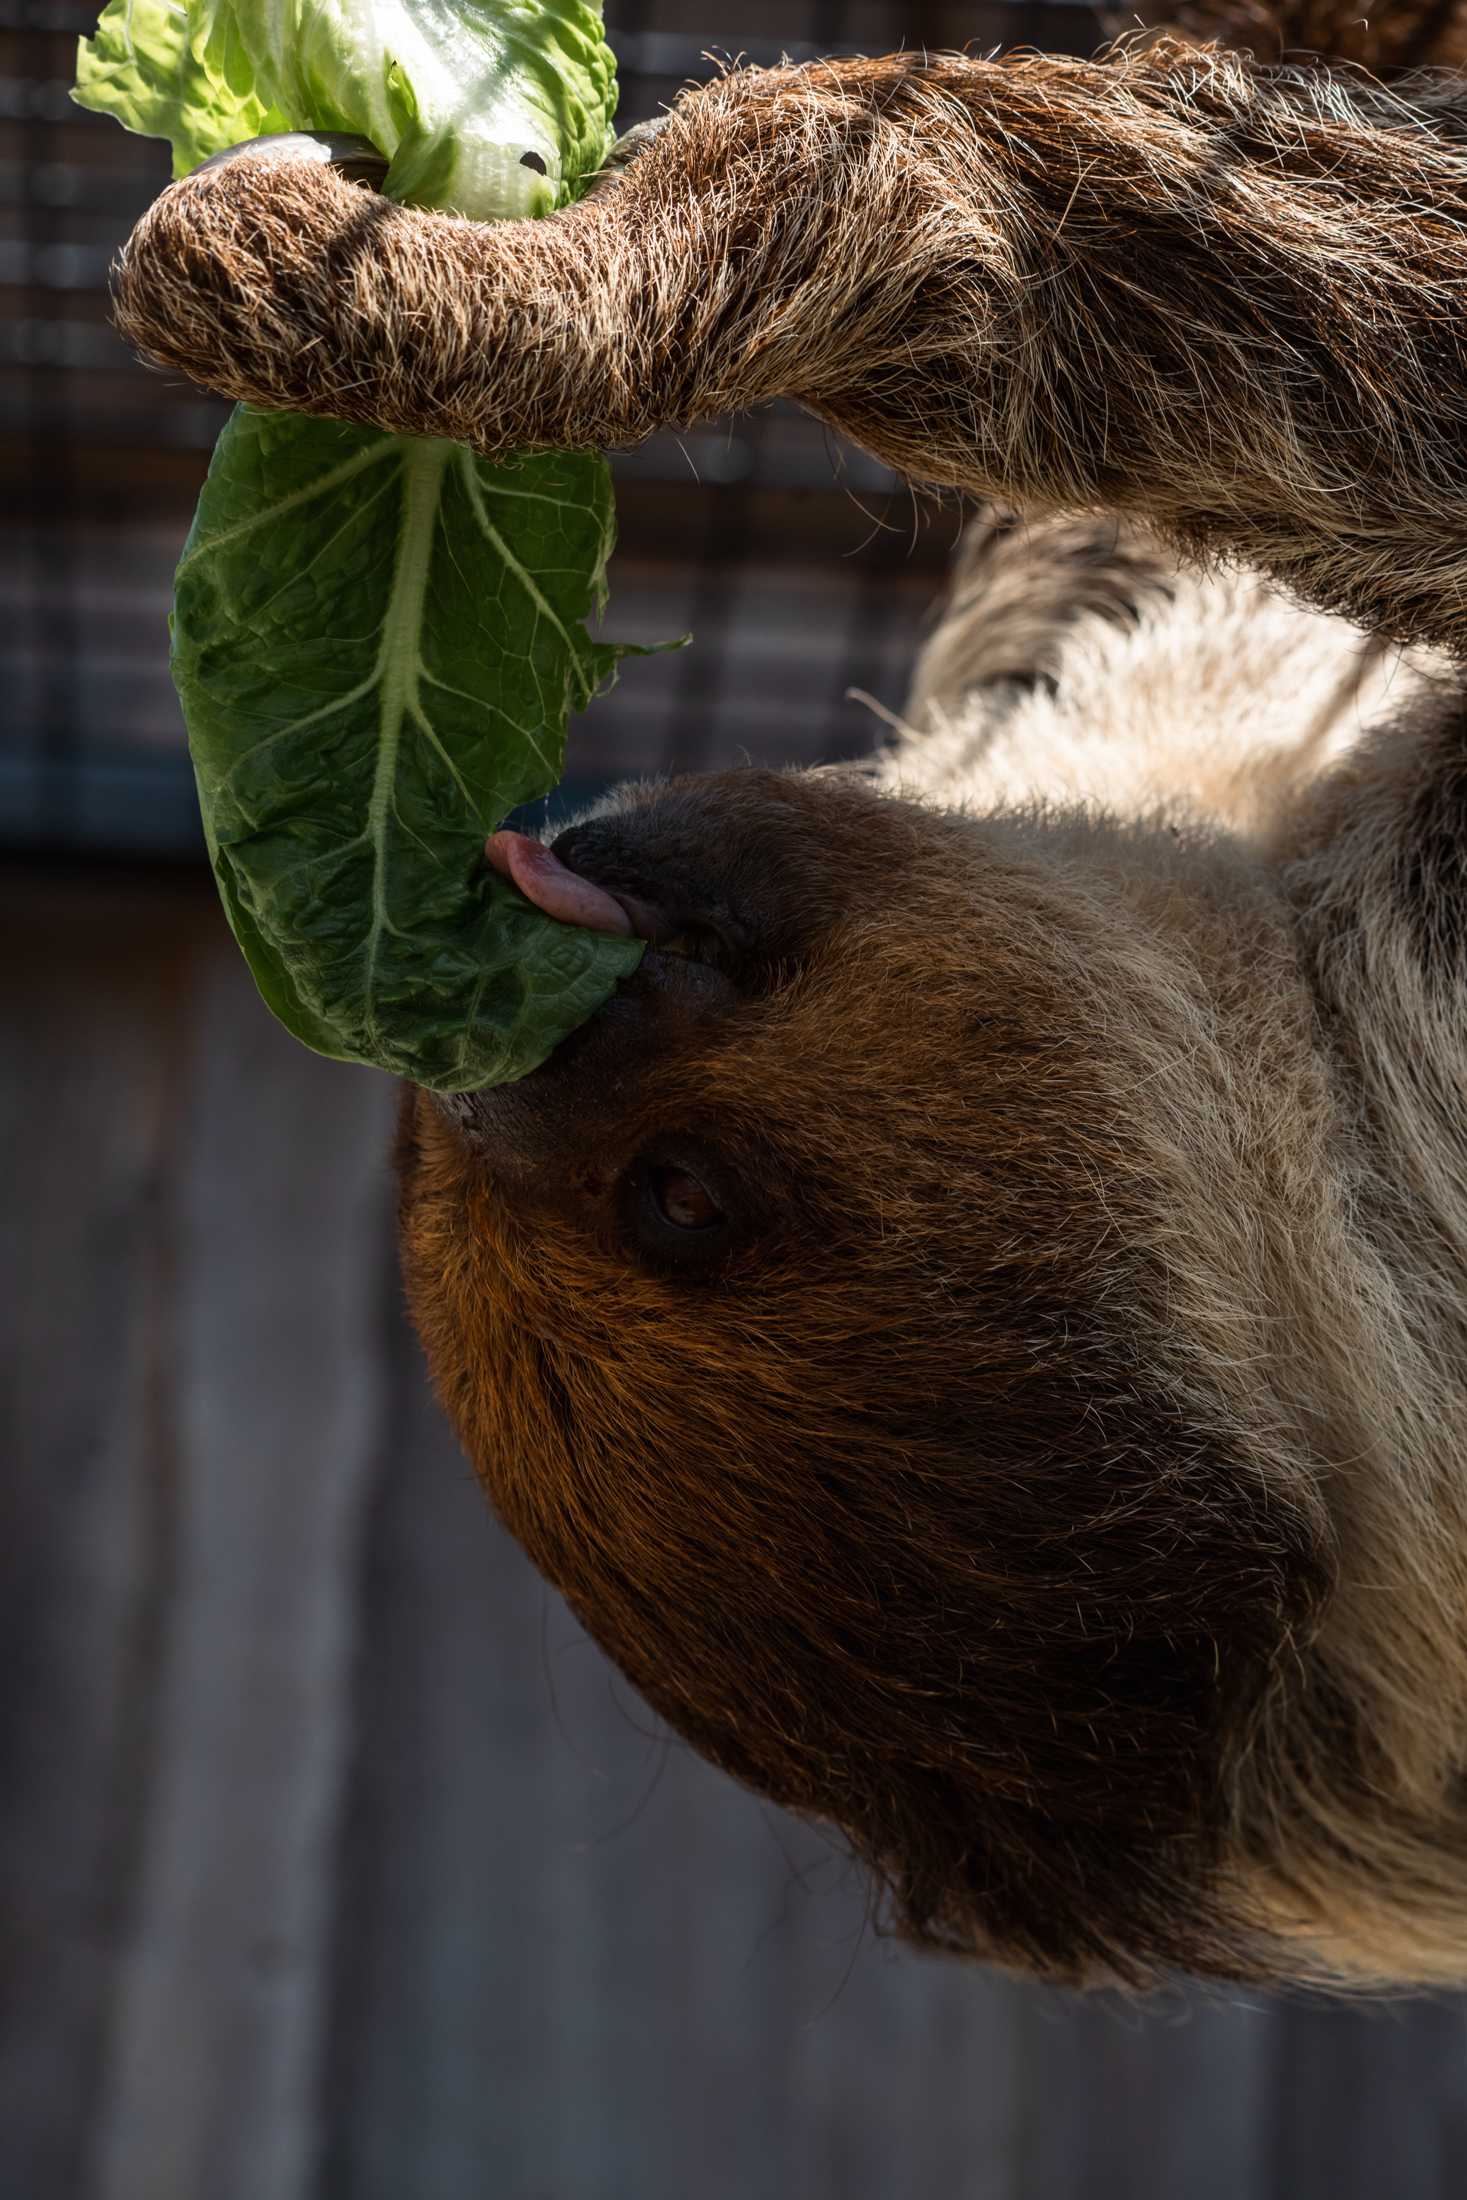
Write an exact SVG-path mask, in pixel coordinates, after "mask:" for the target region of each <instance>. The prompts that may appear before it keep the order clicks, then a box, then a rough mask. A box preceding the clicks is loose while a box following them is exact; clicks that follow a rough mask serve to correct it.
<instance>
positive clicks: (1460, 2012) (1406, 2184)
mask: <svg viewBox="0 0 1467 2200" xmlns="http://www.w3.org/2000/svg"><path fill="white" fill-rule="evenodd" d="M1277 2015H1278V2025H1277V2032H1276V2037H1275V2043H1274V2062H1273V2073H1272V2076H1273V2084H1272V2098H1273V2118H1272V2132H1271V2138H1272V2149H1271V2151H1272V2162H1273V2180H1272V2184H1271V2186H1270V2187H1269V2190H1270V2192H1271V2193H1272V2195H1273V2196H1274V2200H1379V2196H1380V2195H1381V2194H1385V2193H1388V2194H1389V2195H1390V2196H1391V2200H1460V2195H1461V2194H1462V2193H1463V2192H1467V2004H1464V2002H1463V2000H1462V1998H1461V1997H1460V1996H1443V1997H1441V1998H1439V1999H1433V2000H1420V2001H1412V2000H1407V2001H1381V2002H1377V2003H1374V2004H1362V2005H1356V2006H1351V2005H1349V2004H1344V2003H1337V2004H1333V2005H1331V2004H1329V2003H1327V2002H1324V2001H1310V2002H1300V2003H1293V2004H1290V2005H1286V2006H1285V2005H1281V2006H1280V2008H1279V2010H1278V2012H1277Z"/></svg>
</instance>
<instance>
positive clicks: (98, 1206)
mask: <svg viewBox="0 0 1467 2200" xmlns="http://www.w3.org/2000/svg"><path fill="white" fill-rule="evenodd" d="M209 908H210V901H209V898H208V897H206V896H205V895H203V894H201V893H200V892H199V891H198V890H197V889H196V888H190V887H188V886H179V885H176V884H175V885H172V886H169V885H155V886H152V887H136V888H129V887H125V886H119V885H117V884H116V883H115V882H111V881H108V880H105V879H104V880H100V881H99V880H98V879H96V878H95V877H90V878H89V877H85V876H82V875H76V876H69V875H63V876H62V877H61V878H59V879H58V878H55V877H48V876H46V875H44V874H42V873H39V872H35V871H29V870H25V869H21V870H18V871H15V872H13V873H11V874H10V875H9V876H7V877H5V878H4V879H3V881H0V972H3V987H4V990H3V1003H0V1025H3V1032H4V1039H3V1044H0V1146H3V1150H4V1153H5V1156H6V1165H5V1168H4V1170H3V1172H0V1278H3V1287H0V1288H3V1294H4V1318H3V1320H0V1354H3V1367H0V1428H3V1430H4V1473H3V1475H0V1676H3V1679H0V1798H3V1806H4V1807H3V1833H0V2133H3V2154H4V2163H5V2172H4V2181H5V2184H6V2187H7V2189H8V2190H13V2191H15V2192H17V2193H24V2194H27V2195H30V2194H35V2195H41V2194H52V2193H55V2194H63V2193H72V2192H76V2191H79V2190H80V2189H81V2179H82V2177H83V2174H84V2163H85V2160H86V2156H87V2148H88V2142H89V2139H90V2135H91V2129H92V2124H91V2118H92V2114H93V2111H94V2108H95V2103H96V2096H97V2088H98V2083H99V2076H100V2069H101V2057H102V2051H103V2038H104V2022H105V2013H106V2009H107V2006H108V1999H109V1995H110V1992H111V1986H112V1976H113V1962H114V1952H115V1937H116V1929H117V1921H118V1918H119V1916H120V1914H121V1913H122V1912H123V1910H124V1908H125V1904H126V1900H127V1895H128V1890H129V1884H130V1870H131V1864H132V1860H133V1856H134V1852H135V1836H136V1828H137V1814H138V1800H139V1797H140V1795H141V1793H142V1791H143V1789H144V1787H145V1785H146V1777H147V1769H148V1762H149V1742H150V1732H151V1712H152V1701H153V1685H154V1677H155V1674H154V1668H155V1664H156V1646H157V1626H158V1619H159V1614H160V1610H161V1602H162V1599H163V1597H164V1596H165V1595H166V1591H167V1583H168V1578H169V1566H170V1532H171V1506H172V1494H173V1493H172V1474H173V1464H174V1461H173V1444H172V1430H171V1424H170V1414H169V1403H168V1397H167V1383H166V1375H167V1366H168V1360H169V1353H170V1339H169V1332H168V1313H167V1300H168V1288H167V1287H168V1275H169V1268H170V1260H171V1230H170V1218H169V1214H168V1209H167V1200H166V1196H165V1173H166V1168H167V1162H168V1155H169V1151H170V1147H171V1144H172V1141H173V1138H174V1136H175V1126H176V1122H177V1119H178V1116H179V1112H180V1109H181V1104H182V1075H181V1061H180V1054H181V1044H180V1042H181V1039H182V1034H183V1031H184V1028H185V1021H186V1017H187V1012H188V1002H189V986H190V973H191V967H192V966H191V948H190V941H191V939H192V938H193V937H195V936H196V934H197V932H198V930H199V928H200V925H201V924H203V925H204V926H207V923H208V918H209Z"/></svg>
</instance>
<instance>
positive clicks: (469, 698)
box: [173, 407, 643, 1092]
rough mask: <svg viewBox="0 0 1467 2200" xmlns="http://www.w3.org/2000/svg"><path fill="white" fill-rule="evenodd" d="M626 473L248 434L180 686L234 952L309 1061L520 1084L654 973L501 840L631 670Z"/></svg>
mask: <svg viewBox="0 0 1467 2200" xmlns="http://www.w3.org/2000/svg"><path fill="white" fill-rule="evenodd" d="M612 537H613V515H612V503H611V487H610V477H609V471H608V469H607V467H606V464H605V461H604V460H602V459H599V458H594V457H587V456H585V455H573V454H567V455H553V454H542V455H540V456H537V457H534V458H526V459H523V460H520V461H518V462H514V463H511V464H509V465H500V466H490V465H488V464H487V463H485V462H484V461H482V460H478V459H476V458H475V457H474V456H473V455H472V453H470V452H469V451H467V450H465V449H463V448H462V447H461V446H459V445H456V444H452V443H444V442H424V441H414V440H409V439H406V438H402V437H395V436H387V435H381V434H378V433H376V432H375V431H373V430H370V429H361V428H355V427H348V426H344V425H337V424H335V423H331V422H326V421H316V420H306V419H298V418H295V417H294V416H291V415H282V414H275V413H257V412H251V411H249V410H247V409H245V408H243V407H242V408H240V409H239V410H238V411H236V412H235V413H234V415H233V416H232V418H231V420H230V422H229V424H228V426H227V427H226V428H225V431H224V433H223V435H222V436H221V437H220V439H219V444H218V447H217V449H216V451H215V454H214V461H213V464H212V465H211V467H210V469H209V478H208V481H207V483H206V484H205V487H204V491H203V495H202V497H201V498H200V502H199V508H198V512H197V515H196V517H195V520H194V525H193V530H192V532H191V533H190V536H189V539H188V542H187V544H186V546H185V549H184V555H183V558H182V561H181V563H180V565H179V568H178V575H177V582H176V592H175V599H174V644H173V670H174V678H175V680H176V682H177V686H178V691H179V695H180V697H181V698H182V701H183V707H184V715H185V719H186V721H187V725H188V732H189V742H190V747H191V749H192V752H193V758H194V766H195V771H196V773H197V777H198V786H199V798H200V803H201V806H202V809H203V814H204V821H205V829H206V833H207V836H208V840H209V848H210V854H211V856H212V859H213V863H214V869H215V874H216V877H217V879H218V882H219V888H220V892H221V894H222V895H223V898H224V904H225V908H226V910H227V912H228V914H229V919H230V923H231V924H232V926H233V928H234V932H235V936H236V937H237V939H238V940H239V943H240V945H241V947H242V948H243V949H244V952H245V954H246V956H247V957H248V959H249V962H250V965H251V968H252V969H253V971H254V974H255V978H256V980H257V982H258V984H259V987H260V990H261V992H262V994H263V995H264V997H265V999H266V1001H267V1002H268V1003H269V1005H270V1007H271V1008H272V1009H273V1010H274V1012H275V1014H276V1015H277V1016H279V1017H280V1018H281V1020H282V1021H283V1022H284V1023H285V1024H286V1025H288V1027H289V1028H290V1030H291V1031H293V1032H294V1033H295V1034H296V1036H297V1037H298V1038H300V1039H303V1040H304V1041H305V1042H306V1044H307V1045H308V1046H312V1047H315V1048H316V1049H318V1051H320V1052H321V1053H324V1054H330V1055H334V1056H336V1057H338V1058H339V1059H342V1060H346V1061H358V1062H373V1063H376V1064H378V1065H379V1066H381V1067H383V1068H385V1069H389V1070H392V1071H394V1072H396V1073H398V1074H400V1075H404V1076H410V1077H413V1078H415V1079H417V1080H418V1081H419V1082H420V1083H425V1084H428V1085H431V1086H433V1087H434V1088H435V1089H437V1090H439V1091H443V1092H458V1091H468V1090H472V1089H474V1088H475V1087H478V1086H481V1085H485V1084H489V1083H495V1082H498V1081H500V1080H503V1079H506V1078H513V1077H520V1076H523V1075H525V1074H526V1073H527V1072H528V1071H529V1070H531V1069H533V1068H534V1067H535V1066H536V1065H537V1064H538V1063H539V1062H541V1061H543V1060H544V1058H545V1056H546V1055H547V1054H548V1053H549V1052H550V1050H551V1049H552V1047H554V1046H555V1045H556V1044H557V1043H558V1042H559V1040H560V1039H562V1038H564V1037H565V1035H566V1034H567V1033H568V1032H569V1031H571V1030H573V1029H574V1028H575V1027H576V1025H577V1024H579V1023H582V1022H583V1021H584V1020H585V1018H586V1017H587V1016H588V1015H590V1014H591V1013H592V1011H593V1010H594V1009H595V1008H597V1007H598V1006H599V1005H600V1004H601V1002H602V1001H603V1000H604V999H605V998H606V996H607V994H608V993H609V992H610V991H611V989H612V987H613V986H614V984H615V983H616V981H617V979H618V978H621V977H624V976H626V975H627V974H628V973H629V972H630V971H631V970H633V969H634V968H635V967H636V965H637V963H638V961H639V960H640V958H641V955H642V952H643V945H642V943H641V942H640V941H637V940H628V939H620V938H612V937H609V936H607V935H604V934H598V933H588V932H582V931H579V930H577V929H575V928H573V927H571V926H568V925H562V924H558V923H555V922H554V921H553V920H551V919H549V918H546V917H544V916H542V915H541V914H540V913H539V912H538V911H536V910H534V909H532V908H530V906H529V905H528V903H526V902H524V901H522V900H521V898H520V897H519V895H518V894H516V893H515V892H514V891H513V890H512V889H511V888H509V887H507V886H505V885H504V884H503V883H502V882H501V881H500V880H499V879H498V878H497V877H496V876H495V875H494V874H492V873H491V872H489V871H488V870H487V868H486V866H485V864H484V861H483V843H484V839H485V836H486V834H487V833H488V832H490V831H491V830H492V829H493V828H494V827H495V826H496V825H498V824H499V822H500V821H501V819H502V818H503V817H504V815H505V813H506V812H507V811H508V810H510V809H512V808H513V807H514V806H515V805H516V804H518V803H520V802H523V801H525V800H527V799H529V798H530V797H532V796H534V795H538V794H542V793H544V792H547V791H548V790H549V789H550V788H551V787H553V786H554V785H555V783H556V781H557V780H558V779H559V778H560V775H561V771H562V768H563V759H564V739H565V733H564V729H565V721H566V717H567V714H568V713H569V712H571V711H576V710H580V709H583V708H584V707H585V705H586V703H587V702H589V700H590V698H591V697H592V695H593V694H594V693H595V692H596V691H597V689H598V688H600V687H601V686H603V685H604V684H605V683H606V682H607V681H608V679H609V678H610V677H611V676H612V674H613V672H614V668H615V664H616V660H617V657H618V656H619V655H620V654H621V652H620V651H618V650H617V649H615V648H613V647H610V646H608V645H606V644H602V643H596V642H593V641H592V640H591V639H590V637H589V636H588V635H587V633H586V631H585V628H584V625H583V623H582V622H583V621H584V620H585V619H586V618H587V617H588V616H589V615H591V614H592V613H593V612H594V611H596V610H598V609H599V607H600V604H601V601H602V599H603V596H604V576H605V567H606V559H607V556H608V554H609V552H610V548H611V543H612Z"/></svg>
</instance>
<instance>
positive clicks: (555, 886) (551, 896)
mask: <svg viewBox="0 0 1467 2200" xmlns="http://www.w3.org/2000/svg"><path fill="white" fill-rule="evenodd" d="M484 853H485V855H486V857H487V858H488V861H489V864H490V867H491V869H493V870H495V871H497V872H498V873H499V875H500V877H501V878H505V879H508V880H509V881H510V883H511V885H514V886H517V887H518V888H519V891H520V892H521V893H522V894H523V895H524V897H525V899H526V901H528V902H531V903H533V905H534V907H535V908H537V909H539V910H541V911H543V913H544V914H545V915H546V916H547V917H554V918H555V919H556V920H557V922H558V923H561V924H573V925H577V926H579V927H580V929H581V930H582V931H586V932H609V933H613V934H616V935H619V936H620V937H621V938H623V939H639V940H645V941H646V942H647V944H648V946H649V947H650V948H652V949H654V950H655V951H656V953H657V954H659V955H671V956H675V957H676V958H677V959H679V960H680V961H683V962H693V963H705V964H709V965H711V966H712V967H713V968H715V969H717V968H719V967H721V966H722V963H723V962H724V960H725V959H726V958H725V953H724V946H725V943H724V942H723V940H722V937H721V935H720V934H719V933H717V932H716V931H715V930H714V928H713V927H712V926H711V925H706V924H701V923H698V922H696V921H694V920H692V919H687V918H684V919H682V920H681V921H678V922H676V923H674V922H673V921H671V920H670V919H669V917H668V916H667V914H666V913H665V912H664V911H663V910H661V909H658V908H657V907H656V906H655V905H654V904H653V903H651V902H648V901H644V900H642V899H641V897H640V896H639V895H636V894H630V893H616V892H613V891H612V890H611V889H610V888H609V887H605V886H598V885H597V884H596V882H595V880H594V879H589V878H587V877H586V876H585V874H584V872H581V871H573V870H572V869H571V868H570V866H569V864H567V863H563V862H562V861H561V859H560V857H559V856H558V855H557V854H556V853H555V851H554V849H553V848H548V847H547V846H546V845H545V843H544V842H543V841H540V840H532V839H531V838H530V836H529V834H528V833H514V832H498V833H491V834H490V836H489V839H488V840H487V841H486V843H485V846H484Z"/></svg>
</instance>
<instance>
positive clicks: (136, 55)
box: [71, 0, 290, 176]
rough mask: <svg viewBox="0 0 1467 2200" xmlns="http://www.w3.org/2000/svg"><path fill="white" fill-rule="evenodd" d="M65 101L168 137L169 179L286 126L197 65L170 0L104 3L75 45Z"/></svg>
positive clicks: (179, 11)
mask: <svg viewBox="0 0 1467 2200" xmlns="http://www.w3.org/2000/svg"><path fill="white" fill-rule="evenodd" d="M71 96H72V98H73V99H74V100H75V101H76V102H77V105H78V106H80V107H91V108H93V109H94V110H95V111H96V112H97V113H98V114H105V115H113V116H115V117H116V119H117V120H118V121H119V122H120V123H122V124H123V125H124V127H125V128H126V129H129V130H136V131H137V132H139V134H140V135H141V136H143V137H161V138H167V139H169V140H170V142H171V143H172V146H173V173H174V175H175V176H184V175H187V174H188V172H189V170H190V169H191V168H197V167H198V165H199V162H200V161H202V160H207V159H208V158H209V156H210V154H211V153H222V152H223V151H224V149H225V147H226V146H228V145H238V144H239V143H240V142H241V141H242V140H243V139H245V138H251V137H260V136H262V135H263V134H264V133H265V132H266V131H268V130H286V129H289V128H290V124H289V123H288V122H287V120H286V118H285V116H284V115H283V114H282V113H280V111H279V110H278V109H275V108H272V107H271V106H270V105H269V104H268V102H266V101H264V100H262V99H260V98H259V97H258V96H257V95H256V94H255V92H254V91H253V89H251V88H250V87H249V86H246V88H245V89H243V90H241V91H231V90H230V88H229V86H228V85H227V84H226V83H225V82H224V81H223V80H222V78H220V77H218V76H216V75H215V74H214V72H213V71H212V70H211V69H209V68H207V67H206V66H205V64H204V63H203V62H202V61H201V60H200V59H199V57H198V55H197V54H196V53H195V52H194V51H193V49H192V46H191V45H190V42H189V25H188V17H187V15H186V13H185V11H184V9H183V8H182V7H181V6H176V5H172V4H170V0H111V5H110V6H109V7H108V8H107V10H106V11H105V13H104V14H103V16H102V18H101V20H100V21H99V23H98V25H97V30H96V35H95V37H92V38H83V39H82V40H81V41H80V42H79V44H78V47H77V56H76V88H75V90H74V91H73V92H72V95H71Z"/></svg>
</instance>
